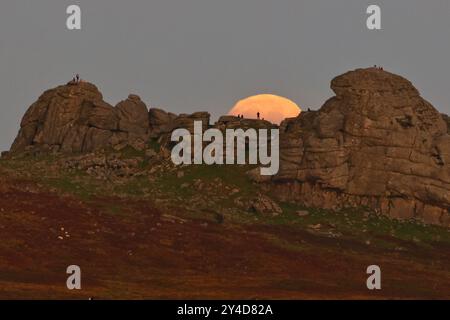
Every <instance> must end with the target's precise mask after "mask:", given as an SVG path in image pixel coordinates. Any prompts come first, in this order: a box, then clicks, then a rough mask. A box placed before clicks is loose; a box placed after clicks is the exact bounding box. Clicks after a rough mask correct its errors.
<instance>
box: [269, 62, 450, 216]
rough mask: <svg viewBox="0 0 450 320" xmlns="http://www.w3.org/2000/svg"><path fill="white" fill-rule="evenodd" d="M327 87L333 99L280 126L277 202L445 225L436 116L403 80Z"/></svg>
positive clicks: (365, 79) (445, 177)
mask: <svg viewBox="0 0 450 320" xmlns="http://www.w3.org/2000/svg"><path fill="white" fill-rule="evenodd" d="M331 88H332V90H333V91H334V92H335V93H336V96H334V97H332V98H331V99H329V100H328V101H327V102H326V103H325V104H324V105H323V106H322V108H321V109H320V110H319V111H312V112H303V113H301V114H300V115H299V117H297V118H292V119H286V120H285V121H283V123H282V124H281V125H280V135H281V137H280V140H281V142H280V157H281V159H280V161H281V163H280V171H279V174H278V175H277V176H275V177H274V178H273V188H274V190H276V191H277V192H276V193H277V194H278V195H279V197H281V198H283V199H285V200H293V199H294V200H297V201H299V202H302V203H304V204H306V205H310V206H318V207H323V208H339V207H345V206H366V205H367V206H369V207H371V208H374V209H375V210H378V211H380V212H382V213H385V214H387V215H390V216H392V217H395V218H399V219H407V218H417V219H422V220H423V221H426V222H429V223H436V224H443V223H444V221H448V219H447V216H448V214H449V209H450V136H449V135H448V133H447V125H446V123H445V121H444V120H443V117H442V116H441V115H440V114H439V112H438V111H437V110H436V109H435V108H434V107H433V106H432V105H430V104H429V103H428V102H427V101H425V100H424V99H423V98H421V97H420V95H419V92H418V91H417V90H416V89H415V88H414V86H413V85H412V84H411V83H410V82H409V81H408V80H406V79H404V78H402V77H400V76H398V75H394V74H392V73H389V72H385V71H382V70H378V69H375V68H369V69H358V70H355V71H351V72H348V73H345V74H343V75H341V76H339V77H337V78H335V79H333V81H332V82H331Z"/></svg>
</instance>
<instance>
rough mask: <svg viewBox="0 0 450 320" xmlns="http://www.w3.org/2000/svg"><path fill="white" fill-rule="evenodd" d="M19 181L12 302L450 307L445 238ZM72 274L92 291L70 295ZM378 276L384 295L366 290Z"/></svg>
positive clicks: (9, 203)
mask: <svg viewBox="0 0 450 320" xmlns="http://www.w3.org/2000/svg"><path fill="white" fill-rule="evenodd" d="M19 171H20V168H19V167H16V166H15V165H12V164H11V163H2V164H1V166H0V173H1V178H0V298H2V299H22V298H31V299H47V298H49V299H87V298H89V297H95V298H97V299H119V298H121V299H169V298H171V299H219V298H224V299H335V298H337V299H344V298H350V299H366V298H368V299H380V298H382V299H384V298H400V299H405V298H406V299H408V298H413V299H417V298H425V299H436V298H444V299H449V298H450V232H449V231H448V230H446V229H442V228H439V227H429V226H423V225H420V224H416V223H412V222H402V223H401V222H396V221H391V220H389V219H386V218H384V217H379V216H376V215H372V214H369V213H365V212H356V211H355V212H353V211H348V212H327V211H320V210H309V214H308V215H307V216H304V217H299V216H298V214H297V211H298V210H299V208H297V207H295V206H293V205H288V204H283V209H284V213H283V215H282V216H279V217H276V218H267V217H266V218H264V217H258V216H253V215H252V214H250V213H248V214H247V215H244V214H241V215H240V214H236V215H232V214H224V215H218V214H217V212H213V211H208V210H205V209H200V208H199V209H198V210H195V206H194V208H192V207H190V206H189V205H188V204H186V205H185V206H183V205H182V203H183V202H182V201H186V200H185V199H184V198H181V197H178V198H177V199H178V200H180V201H181V202H177V201H173V202H169V203H164V205H162V204H159V202H158V201H156V200H155V199H154V197H152V195H151V192H150V195H149V196H148V197H124V196H123V194H122V196H117V195H115V194H114V193H111V194H109V195H108V194H104V193H103V194H102V195H98V194H96V193H95V192H92V195H91V196H89V197H87V196H85V195H84V196H83V194H82V193H80V192H68V191H67V189H68V188H69V187H70V188H72V187H73V188H75V189H79V187H80V186H74V185H69V186H68V185H67V183H65V182H64V181H56V182H58V183H56V184H55V180H52V184H50V183H44V180H39V179H37V178H36V177H33V176H30V175H24V174H17V172H19ZM188 178H189V175H188ZM188 178H186V179H188ZM46 181H47V180H46ZM48 181H50V180H48ZM48 181H47V182H48ZM66 182H67V181H66ZM50 186H52V187H50ZM131 187H132V186H131V185H130V186H129V188H130V189H131ZM72 264H76V265H79V266H80V267H81V269H82V290H73V291H69V290H68V289H67V288H66V277H67V275H66V268H67V266H69V265H72ZM372 264H376V265H379V266H380V267H381V270H382V290H379V291H369V290H368V289H367V288H366V278H367V274H366V268H367V266H369V265H372Z"/></svg>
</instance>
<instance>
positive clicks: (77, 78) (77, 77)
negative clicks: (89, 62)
mask: <svg viewBox="0 0 450 320" xmlns="http://www.w3.org/2000/svg"><path fill="white" fill-rule="evenodd" d="M75 78H76V80H77V83H80V75H79V74H78V73H77V75H76V76H75Z"/></svg>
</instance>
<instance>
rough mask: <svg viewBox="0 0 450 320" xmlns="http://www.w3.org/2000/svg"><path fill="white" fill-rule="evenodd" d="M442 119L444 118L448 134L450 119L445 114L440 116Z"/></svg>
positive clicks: (449, 131) (449, 132)
mask: <svg viewBox="0 0 450 320" xmlns="http://www.w3.org/2000/svg"><path fill="white" fill-rule="evenodd" d="M442 118H444V121H445V122H446V123H447V132H448V134H450V117H449V116H448V115H446V114H442Z"/></svg>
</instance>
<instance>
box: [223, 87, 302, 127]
mask: <svg viewBox="0 0 450 320" xmlns="http://www.w3.org/2000/svg"><path fill="white" fill-rule="evenodd" d="M258 112H259V115H260V116H259V117H260V119H264V120H267V121H270V122H272V123H275V124H280V122H281V121H283V120H284V119H285V118H292V117H296V116H298V115H299V114H300V112H301V109H300V108H299V106H298V105H297V104H296V103H295V102H293V101H291V100H289V99H287V98H284V97H280V96H277V95H273V94H259V95H256V96H251V97H248V98H245V99H243V100H240V101H238V102H237V103H236V105H235V106H234V107H233V108H232V109H231V110H230V111H229V112H228V114H230V115H234V116H237V115H243V116H244V118H248V119H255V118H257V114H258Z"/></svg>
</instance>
